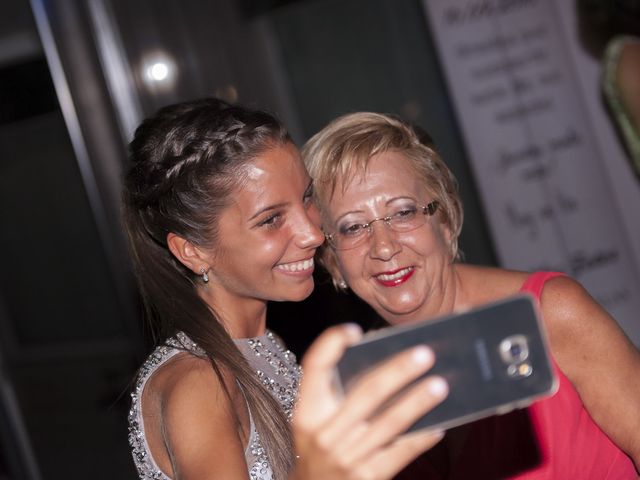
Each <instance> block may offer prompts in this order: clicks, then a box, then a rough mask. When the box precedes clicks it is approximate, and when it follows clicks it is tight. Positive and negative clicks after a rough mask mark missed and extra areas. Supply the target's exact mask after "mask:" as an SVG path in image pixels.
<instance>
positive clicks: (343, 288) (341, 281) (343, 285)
mask: <svg viewBox="0 0 640 480" xmlns="http://www.w3.org/2000/svg"><path fill="white" fill-rule="evenodd" d="M338 286H339V287H340V288H341V289H342V290H346V289H347V288H348V287H349V285H347V282H345V281H344V280H340V281H339V282H338Z"/></svg>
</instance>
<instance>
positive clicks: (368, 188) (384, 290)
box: [323, 151, 452, 323]
mask: <svg viewBox="0 0 640 480" xmlns="http://www.w3.org/2000/svg"><path fill="white" fill-rule="evenodd" d="M344 187H346V188H344ZM434 199H435V198H434V196H433V194H431V193H430V192H429V191H428V190H427V188H426V187H425V185H424V184H423V182H421V181H420V179H419V177H418V176H417V175H416V173H415V171H414V170H413V169H412V168H411V164H410V163H409V161H408V160H407V159H406V158H405V157H404V156H403V155H402V154H401V153H398V152H395V151H386V152H383V153H379V154H377V155H375V156H373V157H371V159H370V160H369V163H368V166H367V169H366V171H364V172H358V173H356V175H355V176H354V177H353V178H352V179H351V180H350V181H348V184H347V185H343V184H342V181H341V179H338V185H337V188H336V189H335V191H334V193H333V196H332V197H331V198H330V199H329V201H328V203H327V204H326V205H324V206H323V223H324V225H325V229H326V230H327V231H329V232H336V231H344V230H345V229H348V228H349V227H350V226H351V225H353V224H366V223H369V222H370V221H371V220H373V219H376V218H383V217H387V216H389V215H392V214H393V213H395V212H397V211H399V210H400V211H401V210H402V209H404V208H412V207H415V206H423V205H426V204H428V203H429V202H431V201H433V200H434ZM449 238H450V232H449V230H448V229H447V228H446V227H445V226H444V224H442V223H441V222H440V221H439V217H438V213H437V212H436V214H435V215H434V216H431V217H427V220H426V223H425V224H424V225H422V226H420V227H418V228H416V229H414V230H411V231H408V232H394V231H392V230H391V229H390V228H388V227H387V225H386V224H385V223H384V222H383V221H377V222H374V223H373V224H372V225H371V234H370V236H369V238H368V239H367V240H366V241H365V242H364V243H362V244H361V245H359V246H357V247H355V248H352V249H349V250H335V251H334V255H335V260H336V262H337V267H336V268H337V269H338V271H339V275H341V276H342V278H344V280H345V281H346V282H347V284H348V285H349V288H351V290H353V292H354V293H355V294H356V295H358V296H359V297H360V298H362V299H363V300H364V301H366V302H367V303H368V304H369V305H371V306H372V307H373V308H374V309H375V310H376V311H377V312H378V314H380V315H381V316H382V317H383V318H384V319H385V320H387V321H388V322H390V323H403V322H407V321H412V320H418V319H422V318H427V317H428V316H430V315H431V314H433V312H434V311H436V310H437V305H438V304H439V302H441V301H442V295H443V290H444V287H443V277H446V275H445V273H446V271H447V270H448V269H449V268H450V266H451V262H452V258H451V254H450V249H449V247H448V245H449V243H448V241H449ZM333 273H334V274H335V273H338V272H333Z"/></svg>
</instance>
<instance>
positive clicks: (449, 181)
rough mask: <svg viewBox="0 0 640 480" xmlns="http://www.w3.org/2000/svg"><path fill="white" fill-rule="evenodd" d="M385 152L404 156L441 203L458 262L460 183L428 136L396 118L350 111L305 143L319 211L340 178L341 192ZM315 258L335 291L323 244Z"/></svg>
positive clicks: (332, 264) (330, 255) (334, 272)
mask: <svg viewBox="0 0 640 480" xmlns="http://www.w3.org/2000/svg"><path fill="white" fill-rule="evenodd" d="M386 151H395V152H398V153H400V154H402V155H403V156H404V157H405V158H406V159H407V160H408V161H409V164H410V165H411V168H412V169H413V170H414V171H415V173H416V175H417V176H418V178H420V179H422V181H423V182H424V185H425V187H426V188H427V190H428V191H429V193H430V194H431V195H433V197H434V200H437V201H438V202H439V203H440V208H439V209H438V214H437V215H438V219H439V220H440V222H442V223H443V224H444V225H445V226H446V227H447V229H448V230H449V231H450V233H451V238H450V240H449V253H450V254H451V259H452V261H454V260H459V259H460V258H461V256H462V253H461V252H460V250H459V248H458V237H459V236H460V231H461V230H462V221H463V209H462V202H461V200H460V196H459V195H458V182H457V180H456V179H455V177H454V176H453V173H452V172H451V170H449V168H448V167H447V165H446V164H445V163H444V161H443V160H442V158H440V155H439V154H438V152H436V150H435V148H434V146H433V143H432V141H431V137H430V136H429V135H428V134H427V133H426V132H425V131H423V130H421V129H419V128H418V127H415V126H412V125H410V124H408V123H406V122H404V121H403V120H401V119H399V118H396V117H393V116H390V115H384V114H380V113H373V112H357V113H350V114H347V115H343V116H341V117H338V118H336V119H335V120H333V121H332V122H331V123H329V124H328V125H327V126H326V127H324V128H323V129H322V130H320V131H319V132H318V133H316V134H315V135H314V136H313V137H311V138H310V139H309V141H307V143H306V144H305V145H304V147H303V149H302V158H303V160H304V163H305V165H306V167H307V170H308V171H309V174H310V175H311V177H312V178H313V182H314V191H315V196H316V201H317V203H318V206H319V207H320V209H321V210H323V206H325V205H327V204H328V202H329V201H330V200H331V198H332V197H333V195H334V193H335V191H336V188H337V186H338V181H339V180H340V181H341V185H342V189H343V192H342V193H344V189H346V186H347V185H348V184H349V183H350V180H351V179H353V177H354V176H355V175H356V174H357V173H358V172H362V171H366V169H367V166H368V164H369V161H370V159H371V158H372V157H373V156H375V155H377V154H379V153H382V152H386ZM319 260H320V262H321V263H322V264H323V265H324V267H325V268H326V269H327V270H328V271H329V273H330V274H331V276H332V278H333V284H334V285H335V286H336V288H341V287H340V281H341V279H340V277H339V274H338V267H337V259H336V257H335V252H334V250H333V249H332V248H331V247H329V246H328V245H327V244H326V243H325V245H324V246H323V247H322V249H321V250H320V253H319Z"/></svg>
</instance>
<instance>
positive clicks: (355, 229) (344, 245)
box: [325, 200, 440, 250]
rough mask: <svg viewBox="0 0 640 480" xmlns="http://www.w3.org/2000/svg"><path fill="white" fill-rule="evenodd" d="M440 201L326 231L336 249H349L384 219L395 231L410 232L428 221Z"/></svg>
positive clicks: (355, 245)
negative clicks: (330, 231)
mask: <svg viewBox="0 0 640 480" xmlns="http://www.w3.org/2000/svg"><path fill="white" fill-rule="evenodd" d="M439 205H440V202H438V201H437V200H434V201H433V202H431V203H429V204H427V205H425V206H424V207H421V206H418V205H411V206H406V205H403V206H402V207H400V208H398V210H397V211H395V212H393V213H392V214H391V215H388V216H386V217H380V218H374V219H373V220H371V221H370V222H368V223H347V224H345V225H344V226H340V228H339V229H338V231H337V232H335V233H326V234H325V237H326V239H327V241H328V242H329V244H330V245H331V246H332V247H333V248H335V249H336V250H349V249H351V248H356V247H358V246H360V245H362V244H363V243H364V242H365V241H366V240H368V238H369V237H370V236H371V227H372V225H373V224H374V223H375V222H378V221H382V222H384V223H385V225H386V226H387V227H389V228H390V229H391V230H393V231H394V232H398V233H402V232H410V231H411V230H415V229H416V228H418V227H421V226H422V225H424V224H425V223H427V217H431V216H433V214H434V213H436V210H437V209H438V206H439Z"/></svg>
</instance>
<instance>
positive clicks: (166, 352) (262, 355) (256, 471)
mask: <svg viewBox="0 0 640 480" xmlns="http://www.w3.org/2000/svg"><path fill="white" fill-rule="evenodd" d="M235 343H236V346H237V347H238V349H239V350H240V351H241V352H242V354H243V355H244V357H245V358H246V359H247V361H248V362H249V365H250V366H251V367H252V368H253V369H254V371H255V372H256V375H258V377H259V378H260V380H261V382H262V384H263V385H264V386H265V388H266V389H267V390H268V391H269V392H270V393H271V394H272V395H273V396H274V397H275V398H276V399H277V400H278V402H279V403H280V405H281V406H282V409H283V411H284V412H285V414H286V416H287V418H289V419H290V418H291V415H292V413H293V407H294V403H295V399H296V396H297V393H298V383H299V381H300V374H301V370H300V366H299V365H298V364H297V362H296V357H295V355H294V354H293V353H291V352H290V351H288V350H287V349H286V348H285V346H284V344H283V343H282V341H281V340H280V339H279V338H278V337H277V336H276V335H274V334H273V333H272V332H271V331H267V332H266V333H265V334H264V335H261V336H259V337H254V338H245V339H239V340H235ZM185 350H187V351H189V352H191V353H192V354H193V355H198V356H202V355H203V351H202V349H201V348H200V347H198V345H196V344H195V343H194V342H193V341H191V340H190V339H189V338H188V337H187V336H186V335H185V334H183V333H179V334H178V335H176V336H175V337H173V338H170V339H169V340H167V341H166V343H165V344H164V345H160V346H159V347H157V348H156V349H155V350H154V351H153V353H152V354H151V355H149V357H148V358H147V360H146V361H145V363H144V364H143V365H142V368H141V369H140V372H139V374H138V378H137V380H136V385H135V389H134V391H133V392H132V394H131V410H130V411H129V445H130V446H131V449H132V454H133V461H134V463H135V465H136V468H137V470H138V475H139V477H140V478H141V479H145V480H146V479H154V480H171V477H169V476H167V475H166V474H165V473H164V472H162V471H161V470H160V469H159V468H158V466H157V464H156V462H155V461H154V459H153V457H152V456H151V452H150V451H149V446H148V444H147V441H146V438H145V434H144V425H143V422H142V412H141V407H140V399H141V398H142V391H143V389H144V386H145V385H146V383H147V381H148V380H149V378H150V377H151V375H153V373H154V372H155V371H156V370H157V369H158V368H159V367H160V366H161V365H163V364H164V363H165V362H166V361H168V360H169V359H170V358H172V357H173V356H175V355H177V354H178V353H180V352H184V351H185ZM249 420H250V432H251V433H250V436H249V441H248V444H247V447H246V448H245V459H246V461H247V466H248V469H249V478H250V479H251V480H272V479H273V473H272V471H271V466H270V464H269V459H268V458H267V456H266V454H265V451H264V449H263V447H262V444H261V442H260V435H259V432H258V431H257V430H256V427H255V425H254V422H253V418H252V416H251V412H249Z"/></svg>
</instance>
